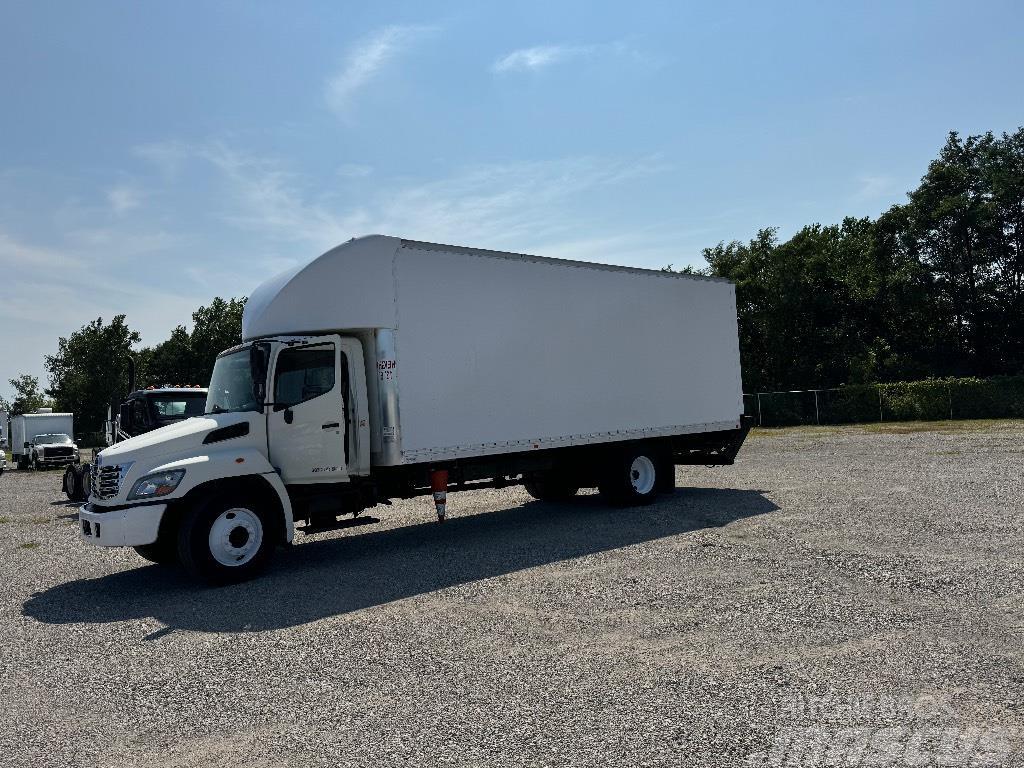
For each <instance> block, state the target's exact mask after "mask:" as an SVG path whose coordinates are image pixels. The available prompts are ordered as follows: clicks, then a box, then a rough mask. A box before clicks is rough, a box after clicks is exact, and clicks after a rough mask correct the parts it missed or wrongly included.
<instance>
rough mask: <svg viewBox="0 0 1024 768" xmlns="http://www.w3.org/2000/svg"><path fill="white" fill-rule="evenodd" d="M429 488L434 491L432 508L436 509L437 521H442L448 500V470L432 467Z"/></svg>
mask: <svg viewBox="0 0 1024 768" xmlns="http://www.w3.org/2000/svg"><path fill="white" fill-rule="evenodd" d="M430 490H431V491H433V492H434V508H435V509H437V522H439V523H443V522H444V516H445V513H446V512H447V511H448V510H447V506H448V505H447V500H448V470H447V469H432V470H431V471H430Z"/></svg>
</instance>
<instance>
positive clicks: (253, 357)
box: [249, 344, 270, 408]
mask: <svg viewBox="0 0 1024 768" xmlns="http://www.w3.org/2000/svg"><path fill="white" fill-rule="evenodd" d="M269 357H270V345H269V344H253V345H252V346H251V347H249V367H250V369H251V370H252V396H253V398H254V399H255V400H256V402H257V403H259V404H260V407H261V408H262V407H263V403H264V402H266V399H267V366H268V365H269V364H270V360H269V359H268V358H269Z"/></svg>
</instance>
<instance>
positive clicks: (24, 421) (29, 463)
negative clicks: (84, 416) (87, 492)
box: [10, 408, 80, 469]
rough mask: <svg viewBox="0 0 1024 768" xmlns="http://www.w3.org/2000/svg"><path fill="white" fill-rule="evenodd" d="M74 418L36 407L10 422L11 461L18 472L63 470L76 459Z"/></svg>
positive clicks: (77, 454)
mask: <svg viewBox="0 0 1024 768" xmlns="http://www.w3.org/2000/svg"><path fill="white" fill-rule="evenodd" d="M74 427H75V418H74V416H73V415H72V414H70V413H54V412H53V409H52V408H39V409H38V410H36V411H34V412H33V413H24V414H21V415H19V416H15V417H13V418H12V419H11V438H10V441H11V459H12V460H13V461H14V463H15V466H17V468H18V469H28V468H29V467H31V468H33V469H47V468H49V467H63V466H66V465H68V464H72V463H75V462H77V461H78V460H79V458H80V456H79V452H78V445H77V444H76V443H75V440H74V434H75V429H74Z"/></svg>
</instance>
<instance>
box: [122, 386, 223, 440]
mask: <svg viewBox="0 0 1024 768" xmlns="http://www.w3.org/2000/svg"><path fill="white" fill-rule="evenodd" d="M205 404H206V389H205V388H202V387H200V386H199V385H181V384H177V385H170V384H164V385H162V386H159V387H157V386H151V387H148V388H146V389H141V390H137V391H135V392H132V393H131V394H130V395H128V397H127V398H126V399H125V401H124V402H123V403H121V405H120V407H119V408H118V413H117V416H116V419H114V420H108V422H107V445H113V444H114V443H115V442H117V441H118V439H119V433H120V439H124V437H134V436H135V435H141V434H145V433H146V432H151V431H153V430H154V429H159V428H160V427H164V426H167V425H168V424H172V423H174V422H175V421H181V420H182V419H188V418H191V417H192V416H201V415H202V413H203V408H204V406H205Z"/></svg>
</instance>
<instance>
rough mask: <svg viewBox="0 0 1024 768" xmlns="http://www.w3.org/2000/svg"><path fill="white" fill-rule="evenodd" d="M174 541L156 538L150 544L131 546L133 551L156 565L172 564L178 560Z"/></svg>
mask: <svg viewBox="0 0 1024 768" xmlns="http://www.w3.org/2000/svg"><path fill="white" fill-rule="evenodd" d="M175 544H176V542H174V541H171V542H166V541H160V540H159V539H157V540H156V541H154V542H153V543H152V544H141V545H139V546H137V547H132V549H134V550H135V552H136V553H137V554H138V555H139V557H141V558H142V559H144V560H149V562H151V563H156V564H157V565H174V564H175V563H177V562H178V551H177V547H175Z"/></svg>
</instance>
